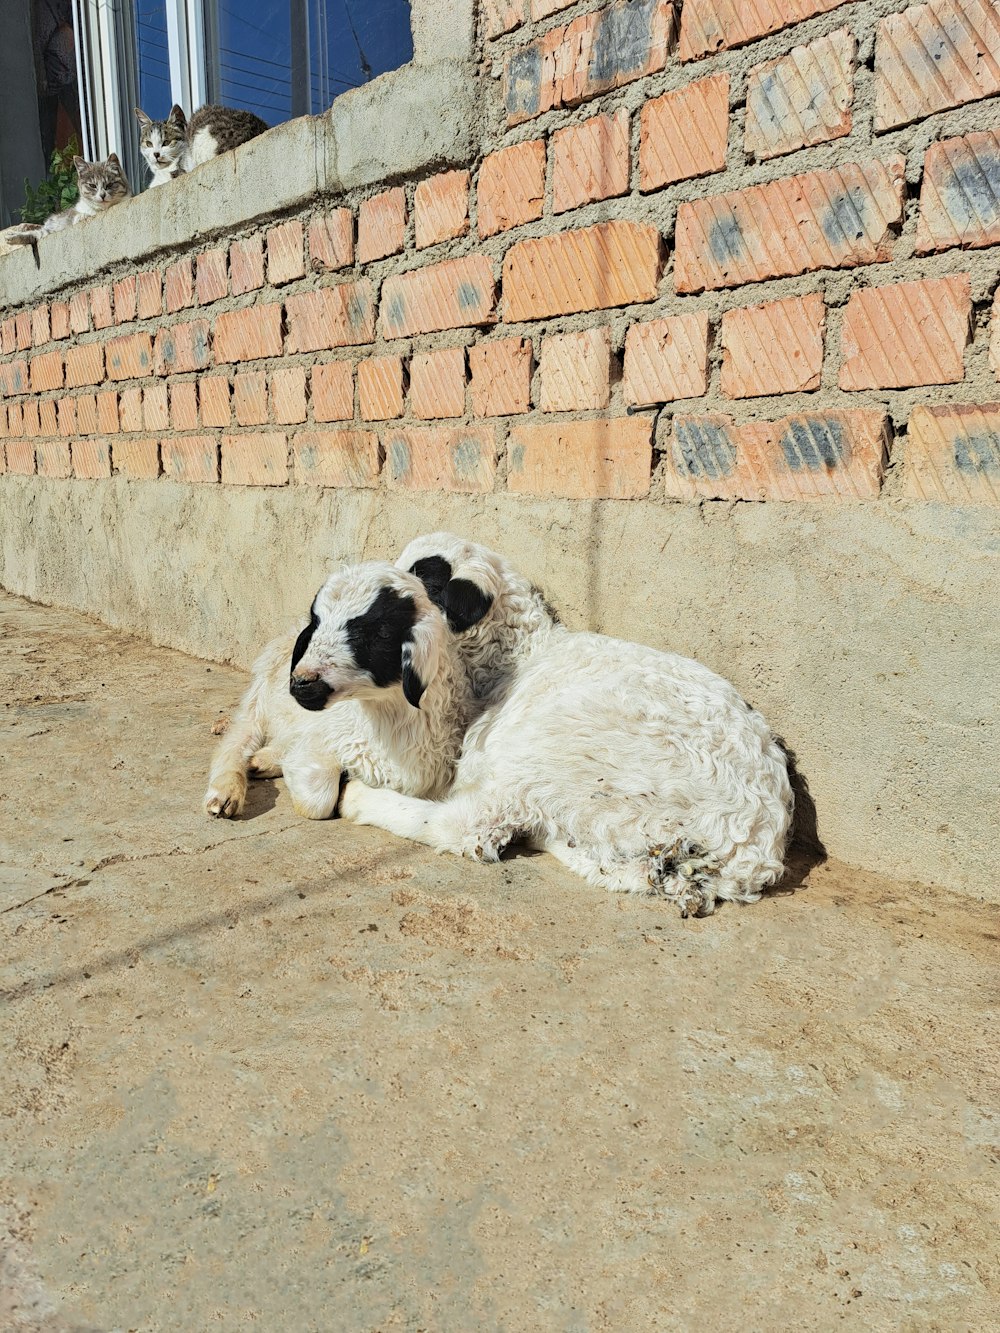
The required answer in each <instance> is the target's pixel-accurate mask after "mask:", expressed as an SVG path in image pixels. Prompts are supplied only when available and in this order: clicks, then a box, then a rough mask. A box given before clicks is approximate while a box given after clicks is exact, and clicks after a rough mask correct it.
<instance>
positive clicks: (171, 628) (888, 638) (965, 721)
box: [0, 476, 1000, 902]
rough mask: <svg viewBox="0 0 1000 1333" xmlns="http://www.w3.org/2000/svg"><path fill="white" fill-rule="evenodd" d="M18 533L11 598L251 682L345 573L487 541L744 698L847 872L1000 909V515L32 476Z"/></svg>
mask: <svg viewBox="0 0 1000 1333" xmlns="http://www.w3.org/2000/svg"><path fill="white" fill-rule="evenodd" d="M3 509H4V512H3V526H2V532H0V584H2V585H3V587H5V588H7V589H8V590H9V591H11V592H14V593H18V594H20V595H22V596H24V597H28V598H31V599H33V600H35V601H39V602H44V603H47V604H55V605H59V606H67V607H73V608H75V609H78V610H82V611H88V612H92V613H93V614H94V615H96V616H98V617H100V619H102V620H104V621H106V622H108V623H109V624H111V625H114V626H115V627H117V628H120V629H124V630H128V631H131V632H134V633H136V634H140V635H145V636H148V637H150V638H152V639H153V640H154V641H156V642H157V643H162V644H168V645H171V646H173V647H176V648H181V649H184V650H186V651H188V652H190V653H193V654H196V655H198V656H203V657H207V658H211V659H213V660H216V661H231V662H235V663H238V664H239V665H242V666H247V665H249V664H250V662H251V661H252V660H253V658H254V656H255V654H256V652H257V651H258V649H259V648H260V647H261V646H262V645H263V643H264V642H265V641H266V640H267V639H268V638H269V637H270V636H272V635H273V634H275V633H276V632H277V631H279V630H282V629H283V628H284V627H285V625H286V623H287V622H288V621H289V620H290V619H293V618H295V617H297V616H299V615H302V614H304V613H305V611H306V609H307V608H308V605H309V602H310V600H311V598H312V596H313V593H314V592H315V590H316V588H317V587H318V585H319V584H320V583H321V582H322V580H323V578H324V576H325V572H326V571H327V569H328V568H329V567H330V565H331V564H332V563H334V562H336V561H338V560H355V559H358V558H360V557H362V556H363V557H367V558H385V557H389V558H392V557H394V556H395V554H396V553H397V552H398V551H399V549H401V547H402V546H403V544H404V543H405V542H406V541H408V540H409V539H410V538H411V537H412V536H414V535H415V534H416V533H418V532H426V531H430V530H432V529H433V528H435V527H447V528H451V529H454V530H455V531H458V532H462V533H465V534H468V535H470V536H473V537H474V538H475V539H476V540H479V541H484V542H487V543H490V544H492V545H495V546H496V547H497V548H499V549H500V550H503V551H505V552H506V553H507V554H509V555H510V556H511V557H512V558H513V559H514V560H515V561H516V563H517V564H518V565H519V566H520V567H521V568H522V569H523V570H524V571H525V572H526V573H527V574H529V575H530V576H531V577H532V578H534V579H536V580H537V581H538V582H539V583H540V584H541V585H542V586H543V587H544V588H545V590H546V591H547V593H548V594H549V596H550V597H551V598H552V599H553V601H554V602H555V603H556V605H557V606H559V607H560V609H561V610H562V612H563V614H564V618H565V620H566V621H567V623H569V624H570V625H571V626H573V627H579V628H584V627H588V628H594V629H599V630H602V631H604V632H606V633H608V634H614V635H618V636H620V637H623V638H634V639H639V640H642V641H643V642H647V643H650V644H653V645H655V646H657V647H663V648H670V649H673V650H675V651H677V652H681V653H685V654H688V655H690V656H693V657H697V658H698V659H699V660H701V661H703V662H705V663H706V664H707V665H709V666H711V667H712V668H714V669H715V670H717V671H719V672H721V673H722V674H723V675H726V676H728V677H729V678H731V679H732V680H733V681H734V682H735V683H736V684H737V686H738V687H739V688H740V689H741V690H742V692H743V693H744V694H745V696H746V697H747V698H748V699H749V700H750V701H751V702H752V703H753V704H754V705H756V706H757V707H758V708H760V709H761V711H762V712H763V713H764V714H765V715H766V716H767V718H768V719H769V721H770V722H771V724H772V725H773V727H774V728H775V729H776V731H778V732H779V733H780V734H781V735H782V736H783V737H784V738H785V740H786V742H787V743H788V745H789V746H791V748H792V749H793V750H794V751H795V752H796V754H797V756H798V763H799V768H800V770H801V772H802V774H803V775H804V776H805V778H806V779H807V781H808V783H809V787H810V789H811V792H812V796H813V798H814V800H815V803H816V807H817V813H818V827H819V833H820V836H821V837H822V839H823V841H824V842H825V844H826V847H827V849H828V851H829V852H830V853H831V854H832V855H835V856H837V857H839V858H840V859H842V860H844V861H846V862H848V863H850V864H854V865H858V866H863V867H865V868H866V869H871V870H874V871H878V872H880V873H884V874H887V875H891V876H894V877H897V878H905V879H916V880H919V881H923V882H928V883H939V884H942V885H944V886H946V887H948V888H952V889H960V890H963V891H966V892H968V893H970V894H972V895H974V896H975V897H978V898H984V899H988V900H989V901H993V902H1000V877H998V876H997V874H996V869H997V855H996V841H995V834H994V831H993V830H994V826H995V819H993V818H990V817H989V815H988V812H989V811H990V810H991V809H994V808H995V800H996V791H997V785H998V784H997V759H996V757H997V754H998V753H1000V697H998V691H997V689H996V664H997V662H998V661H1000V622H998V618H997V616H996V614H995V610H996V589H997V587H998V585H1000V532H998V529H997V523H996V515H995V513H993V512H991V511H990V510H987V509H973V508H967V509H956V508H954V507H951V506H944V505H936V504H915V503H910V502H907V501H901V500H896V501H889V500H886V499H885V498H883V499H882V500H881V501H880V502H879V503H878V504H866V503H840V504H838V505H832V506H827V505H823V506H810V505H808V504H784V505H782V504H770V505H753V504H736V505H724V504H705V505H700V506H699V505H653V504H643V503H638V504H636V503H617V504H616V503H609V502H603V503H601V504H592V503H581V502H573V501H568V500H566V501H543V500H530V499H525V498H524V497H515V496H509V495H504V494H497V495H488V496H477V497H465V496H458V495H454V494H424V493H420V494H413V493H409V492H391V493H389V494H385V493H381V494H375V493H370V492H366V491H360V490H357V491H345V490H340V491H337V490H313V489H311V488H302V489H301V490H300V489H298V488H295V489H294V491H293V490H292V489H274V490H268V489H265V488H246V489H241V488H235V487H226V488H221V487H217V486H216V487H213V486H204V487H199V486H190V485H178V484H175V483H172V482H170V481H167V480H165V479H163V478H160V479H159V480H157V481H155V482H128V481H125V480H124V479H122V478H115V479H113V480H111V481H108V482H80V481H78V482H76V483H75V484H74V485H72V486H67V485H66V484H65V483H64V482H60V481H47V480H45V479H43V478H40V477H30V478H23V479H22V478H18V477H13V476H9V477H7V478H6V480H5V486H4V505H3ZM43 670H44V669H43ZM137 705H138V706H139V707H141V701H137ZM207 755H208V745H207V742H206V759H207ZM159 780H164V779H163V778H162V776H161V777H159V778H157V781H159Z"/></svg>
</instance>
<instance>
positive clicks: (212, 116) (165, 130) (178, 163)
mask: <svg viewBox="0 0 1000 1333" xmlns="http://www.w3.org/2000/svg"><path fill="white" fill-rule="evenodd" d="M135 114H136V117H137V118H138V121H139V125H140V127H141V133H140V137H139V147H140V148H141V149H142V155H143V157H144V158H145V159H146V163H147V165H148V166H149V169H150V171H151V172H152V176H151V178H150V182H149V184H150V188H152V187H153V186H154V185H165V184H166V182H167V181H170V180H175V179H176V178H177V177H178V176H180V175H183V173H184V172H186V171H191V170H192V169H193V168H194V167H200V166H201V164H202V163H203V162H208V161H209V160H210V159H211V158H213V157H218V156H219V154H220V153H227V152H228V151H229V149H230V148H236V147H237V146H238V145H239V144H241V143H246V141H247V140H248V139H253V138H255V137H256V136H257V135H258V134H263V133H264V131H265V130H266V129H267V128H268V126H267V125H266V124H265V122H264V121H263V120H261V118H260V116H255V115H254V114H253V112H252V111H241V110H240V109H239V108H237V107H230V106H212V105H210V106H203V107H201V108H199V110H197V111H196V112H195V113H194V115H193V116H192V117H191V119H190V120H187V119H186V117H185V115H184V112H183V110H182V109H181V108H180V107H179V106H176V105H175V106H172V107H171V108H170V114H169V115H168V116H167V118H166V120H151V119H150V117H149V116H147V115H146V113H145V112H144V111H141V110H140V109H139V107H136V109H135Z"/></svg>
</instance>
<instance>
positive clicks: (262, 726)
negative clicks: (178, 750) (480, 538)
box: [204, 562, 472, 819]
mask: <svg viewBox="0 0 1000 1333" xmlns="http://www.w3.org/2000/svg"><path fill="white" fill-rule="evenodd" d="M334 704H336V706H335V707H334V706H332V705H334ZM471 716H472V699H471V694H470V691H469V688H468V684H467V680H466V676H465V673H464V672H463V670H462V668H461V664H460V663H459V662H458V660H457V658H456V654H455V648H454V644H453V642H452V639H451V636H450V634H449V632H448V629H447V626H446V625H445V622H444V619H443V617H442V614H441V612H440V611H439V609H438V608H437V607H436V606H435V605H433V604H432V602H431V601H430V599H429V598H428V595H427V592H426V590H425V588H424V585H423V584H422V583H421V581H420V580H419V579H418V578H416V577H415V576H414V575H412V574H408V573H406V572H404V571H402V570H400V569H397V568H395V567H393V566H392V565H389V564H379V563H375V562H373V563H370V564H362V565H355V566H352V567H349V568H347V569H344V570H342V571H341V572H339V573H337V574H334V575H332V576H331V578H329V579H328V580H327V582H326V583H325V584H324V585H323V587H322V588H321V589H320V590H319V592H318V593H317V594H316V597H315V599H314V601H313V604H312V607H311V609H310V613H309V621H308V623H307V624H305V625H303V624H301V623H300V624H299V626H298V627H297V628H296V629H295V630H293V631H291V632H289V633H288V634H286V635H283V636H282V637H280V638H278V639H275V640H274V641H273V642H272V643H270V644H268V646H267V647H266V648H265V649H264V652H263V653H262V654H261V656H260V658H259V659H258V661H257V662H256V664H255V666H254V669H253V680H252V682H251V684H250V688H249V689H248V690H247V692H246V694H245V695H244V697H243V699H242V700H241V703H240V706H239V709H238V710H237V713H236V716H235V717H234V719H233V721H232V723H231V724H230V727H229V729H228V731H227V732H226V733H225V735H224V737H223V739H222V742H221V743H220V745H219V747H218V749H217V751H216V754H215V757H214V760H213V763H212V768H211V773H210V775H209V784H208V791H207V792H206V794H205V800H204V805H205V810H206V811H207V813H208V814H210V815H214V816H216V817H226V818H234V817H235V816H236V815H238V814H239V813H240V811H241V809H242V808H243V804H244V801H245V799H246V792H247V773H248V770H249V769H253V770H255V771H256V772H257V773H259V774H261V775H263V776H273V775H277V774H280V773H282V772H283V773H284V777H285V782H286V785H287V787H288V790H289V794H290V795H291V799H292V805H293V806H294V808H295V810H296V812H297V813H298V814H300V815H303V816H305V817H306V818H309V819H327V818H329V816H330V815H331V814H332V813H333V811H334V809H335V807H336V804H337V798H338V795H339V792H340V780H341V772H342V770H344V769H349V770H350V771H351V772H353V773H357V774H358V775H359V777H363V778H364V780H365V782H367V783H369V784H371V785H379V784H386V785H390V786H392V787H393V788H395V789H396V790H398V791H400V792H404V793H406V794H408V795H412V796H427V797H433V796H438V795H441V794H442V793H443V792H444V790H445V789H446V787H447V786H448V784H449V782H450V780H451V777H452V774H453V771H454V765H455V762H456V760H457V758H458V753H459V749H460V747H461V741H462V736H463V734H464V732H465V730H466V727H467V726H468V723H469V721H470V719H471Z"/></svg>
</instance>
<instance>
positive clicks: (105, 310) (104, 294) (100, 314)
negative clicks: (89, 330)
mask: <svg viewBox="0 0 1000 1333" xmlns="http://www.w3.org/2000/svg"><path fill="white" fill-rule="evenodd" d="M90 318H91V320H92V321H93V324H94V328H95V329H107V328H110V327H111V325H112V324H113V323H114V322H115V317H114V312H113V311H112V308H111V288H110V287H92V288H91V290H90Z"/></svg>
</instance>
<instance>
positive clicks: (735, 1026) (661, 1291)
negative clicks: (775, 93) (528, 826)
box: [0, 595, 1000, 1333]
mask: <svg viewBox="0 0 1000 1333" xmlns="http://www.w3.org/2000/svg"><path fill="white" fill-rule="evenodd" d="M242 685H243V677H241V676H240V675H239V673H237V672H235V671H231V670H228V669H225V668H221V667H218V666H208V665H206V664H205V663H204V662H199V661H195V660H193V659H190V658H187V657H184V656H182V655H180V654H178V653H174V652H171V651H168V650H165V649H157V648H152V647H150V646H149V645H148V644H146V643H143V642H140V641H137V640H131V639H127V638H124V637H123V636H121V635H119V634H116V633H113V632H112V631H110V630H108V629H106V628H104V627H102V626H100V625H98V624H96V623H94V622H91V621H88V620H87V619H86V618H84V617H81V616H78V615H75V614H69V613H64V612H59V611H52V610H47V609H42V608H39V607H35V606H30V605H28V604H26V603H23V602H20V601H18V600H16V599H14V598H12V597H7V596H5V595H0V697H2V700H3V714H2V718H3V720H2V723H0V736H2V747H0V749H2V756H3V763H2V768H0V909H2V915H0V931H2V940H3V942H2V946H0V949H2V954H0V962H2V979H0V988H2V1008H0V1177H2V1179H0V1240H2V1242H3V1251H2V1255H0V1329H2V1330H4V1333H7V1331H8V1330H11V1331H13V1330H18V1331H22V1330H28V1329H32V1330H45V1331H46V1333H67V1331H68V1330H71V1329H72V1330H83V1329H87V1330H101V1331H102V1333H110V1330H118V1329H122V1330H126V1329H129V1330H132V1329H134V1330H144V1331H145V1330H167V1329H169V1330H185V1331H187V1330H202V1329H206V1330H207V1329H213V1328H217V1327H218V1328H222V1329H242V1328H245V1327H251V1326H254V1327H259V1328H261V1329H265V1330H268V1331H270V1330H275V1331H276V1333H306V1331H307V1330H323V1331H324V1333H326V1331H328V1330H350V1331H353V1330H386V1333H388V1331H389V1330H397V1329H398V1330H413V1331H414V1333H415V1331H416V1330H421V1329H423V1330H445V1331H447V1333H452V1331H455V1330H459V1331H461V1330H473V1329H476V1330H478V1329H485V1330H510V1331H511V1333H514V1331H515V1330H559V1331H560V1333H561V1331H562V1330H567V1331H569V1330H572V1331H573V1333H577V1331H579V1333H585V1331H586V1333H590V1331H591V1330H593V1331H595V1333H596V1331H597V1330H645V1329H682V1330H687V1329H692V1330H693V1329H699V1330H701V1329H713V1330H714V1329H720V1330H729V1329H736V1328H739V1329H741V1330H742V1329H746V1330H756V1329H761V1330H765V1329H766V1330H772V1329H796V1330H809V1329H827V1328H840V1327H848V1328H850V1327H857V1328H862V1327H863V1328H865V1329H871V1330H882V1329H886V1330H890V1329H891V1330H897V1329H905V1330H909V1329H921V1330H923V1329H942V1330H956V1329H976V1330H984V1329H998V1328H1000V1315H998V1311H1000V1265H998V1259H1000V1227H998V1222H1000V1217H998V1198H1000V1192H998V1184H1000V1074H998V1054H997V1051H998V1043H997V1031H998V1028H997V1000H998V977H1000V972H998V967H997V962H998V958H1000V951H998V944H1000V912H998V910H997V909H995V908H988V907H985V906H983V905H982V904H980V903H978V902H976V901H975V900H972V899H969V898H959V897H954V896H950V895H948V894H945V893H942V892H938V891H935V890H932V889H927V888H924V887H920V886H918V885H912V884H903V883H893V882H889V881H886V880H878V879H875V878H874V877H872V876H869V875H865V874H862V873H860V872H857V871H854V870H850V869H848V868H846V867H844V866H840V865H836V864H833V863H831V862H827V863H825V864H823V865H820V866H818V867H815V868H813V869H812V870H811V871H810V872H809V873H808V875H807V876H806V877H805V878H804V880H803V879H802V877H801V876H797V877H796V878H798V879H799V881H800V882H799V883H798V884H797V885H796V887H795V888H794V891H790V890H786V891H785V892H782V893H777V894H774V895H772V896H771V897H769V898H767V899H766V900H765V901H763V902H761V903H760V904H758V905H756V906H754V907H749V908H742V909H740V908H734V907H728V908H724V909H723V910H721V911H720V912H718V914H717V915H715V916H714V917H711V918H708V919H706V920H688V921H684V920H681V919H680V917H679V915H678V914H677V913H676V911H675V910H673V909H671V908H670V907H668V906H667V905H665V904H663V903H661V902H659V901H656V900H652V899H629V900H625V899H621V898H615V897H613V896H610V895H604V894H602V893H600V892H598V891H596V890H593V889H590V888H588V887H587V886H586V885H584V884H582V883H580V882H578V881H576V880H574V879H573V878H572V877H571V876H570V875H569V874H568V873H567V872H565V871H563V870H562V869H561V868H560V867H559V866H558V865H556V864H555V863H554V862H552V861H551V860H550V859H549V858H547V857H541V856H535V857H531V856H522V857H517V858H515V859H513V860H511V861H509V862H506V863H505V864H504V865H503V866H501V867H487V866H477V865H472V864H467V863H462V862H460V861H456V860H453V859H450V858H444V857H441V858H439V857H436V856H434V855H433V854H432V853H430V852H428V851H426V850H425V849H423V848H420V847H416V846H413V845H410V844H407V843H403V842H400V841H397V840H394V839H392V838H390V837H389V836H387V835H385V834H382V833H380V832H377V831H375V830H372V829H356V828H352V827H349V826H345V825H343V824H341V823H339V822H333V823H322V824H310V823H306V822H303V821H300V820H299V819H298V818H296V817H295V815H294V814H293V812H292V811H291V809H290V806H289V802H288V800H287V797H286V795H285V792H284V790H283V788H282V785H281V783H280V782H277V783H272V782H263V783H258V784H255V785H254V787H253V788H252V791H251V802H250V807H249V810H248V813H247V816H246V817H245V818H244V819H242V820H240V821H238V822H235V823H213V822H210V821H209V820H207V819H206V818H205V817H204V816H203V815H202V814H201V810H200V802H201V796H202V791H203V788H204V785H205V777H206V773H207V768H208V761H209V755H210V752H211V749H212V746H213V744H214V743H215V740H214V737H213V736H212V735H211V730H210V729H211V726H212V723H213V722H214V721H215V720H216V719H217V718H218V717H219V716H220V715H221V714H223V713H224V712H226V711H227V710H228V709H229V708H230V706H231V705H232V704H233V703H234V701H235V700H236V698H237V697H238V694H239V692H240V690H241V688H242ZM821 823H822V812H821Z"/></svg>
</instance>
